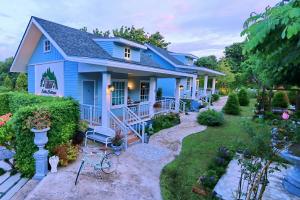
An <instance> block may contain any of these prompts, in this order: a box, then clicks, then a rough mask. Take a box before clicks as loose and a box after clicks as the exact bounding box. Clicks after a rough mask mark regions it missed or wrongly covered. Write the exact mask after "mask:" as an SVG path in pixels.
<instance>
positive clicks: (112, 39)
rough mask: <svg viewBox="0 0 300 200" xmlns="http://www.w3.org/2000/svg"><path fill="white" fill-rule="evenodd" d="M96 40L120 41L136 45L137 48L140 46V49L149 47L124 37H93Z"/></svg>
mask: <svg viewBox="0 0 300 200" xmlns="http://www.w3.org/2000/svg"><path fill="white" fill-rule="evenodd" d="M93 40H94V41H96V42H101V41H108V42H119V43H123V44H126V45H128V46H132V47H136V48H140V49H145V50H146V49H147V47H145V46H144V45H142V44H138V43H136V42H133V41H130V40H126V39H124V38H96V39H93Z"/></svg>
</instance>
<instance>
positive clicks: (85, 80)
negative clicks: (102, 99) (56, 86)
mask: <svg viewBox="0 0 300 200" xmlns="http://www.w3.org/2000/svg"><path fill="white" fill-rule="evenodd" d="M83 82H93V83H94V99H93V101H94V105H93V106H94V108H95V107H96V80H92V79H83V80H82V95H81V102H82V104H84V103H83V90H84V86H83Z"/></svg>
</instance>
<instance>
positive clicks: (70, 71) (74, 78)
mask: <svg viewBox="0 0 300 200" xmlns="http://www.w3.org/2000/svg"><path fill="white" fill-rule="evenodd" d="M78 80H79V79H78V63H77V62H70V61H65V62H64V96H65V97H72V98H74V99H76V100H80V98H79V92H78Z"/></svg>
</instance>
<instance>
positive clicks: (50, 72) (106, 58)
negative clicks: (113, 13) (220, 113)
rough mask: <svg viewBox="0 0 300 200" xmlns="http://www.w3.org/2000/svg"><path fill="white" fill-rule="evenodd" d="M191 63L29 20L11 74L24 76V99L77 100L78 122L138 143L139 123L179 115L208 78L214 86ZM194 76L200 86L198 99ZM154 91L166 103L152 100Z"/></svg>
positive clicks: (142, 46)
mask: <svg viewBox="0 0 300 200" xmlns="http://www.w3.org/2000/svg"><path fill="white" fill-rule="evenodd" d="M195 58H196V57H195V56H193V55H190V54H181V53H174V52H169V51H167V50H164V49H161V48H158V47H156V46H153V45H150V44H139V43H136V42H132V41H129V40H126V39H123V38H118V37H109V38H107V37H100V36H97V35H93V34H90V33H87V32H84V31H80V30H77V29H74V28H70V27H67V26H64V25H61V24H57V23H54V22H50V21H47V20H44V19H40V18H37V17H31V19H30V21H29V24H28V26H27V28H26V31H25V33H24V36H23V38H22V40H21V43H20V45H19V48H18V50H17V52H16V55H15V58H14V62H13V64H12V66H11V71H12V72H26V73H28V92H29V93H33V94H36V95H50V96H64V97H72V98H74V99H76V100H78V101H79V103H80V109H81V118H82V119H83V120H87V121H88V122H89V123H90V125H91V126H96V125H97V126H99V125H101V126H104V127H110V128H113V129H115V130H121V131H123V132H126V131H127V132H128V130H130V132H133V133H135V134H134V137H136V138H137V139H140V140H142V141H143V138H144V137H143V134H144V122H145V121H147V120H149V119H150V118H151V117H153V116H154V115H156V114H158V113H162V112H179V111H180V110H182V109H183V106H184V102H183V101H182V100H181V98H183V97H185V98H192V99H197V98H199V97H200V94H206V90H207V80H208V77H209V76H211V77H213V80H214V83H215V77H217V76H219V75H223V74H222V73H220V72H216V71H213V70H209V69H206V68H204V67H195V66H193V59H195ZM199 76H204V77H205V80H206V87H204V91H202V93H201V91H200V88H199V87H198V86H197V85H199V84H198V82H199V81H198V82H197V80H198V77H199ZM158 87H161V88H162V90H163V94H164V96H169V98H163V99H156V91H157V88H158ZM182 88H183V89H182ZM212 91H214V84H213V88H212ZM126 134H127V133H126Z"/></svg>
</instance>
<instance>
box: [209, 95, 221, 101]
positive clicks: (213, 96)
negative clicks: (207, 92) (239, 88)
mask: <svg viewBox="0 0 300 200" xmlns="http://www.w3.org/2000/svg"><path fill="white" fill-rule="evenodd" d="M219 99H220V95H218V94H212V95H211V101H212V102H215V101H218V100H219Z"/></svg>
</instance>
